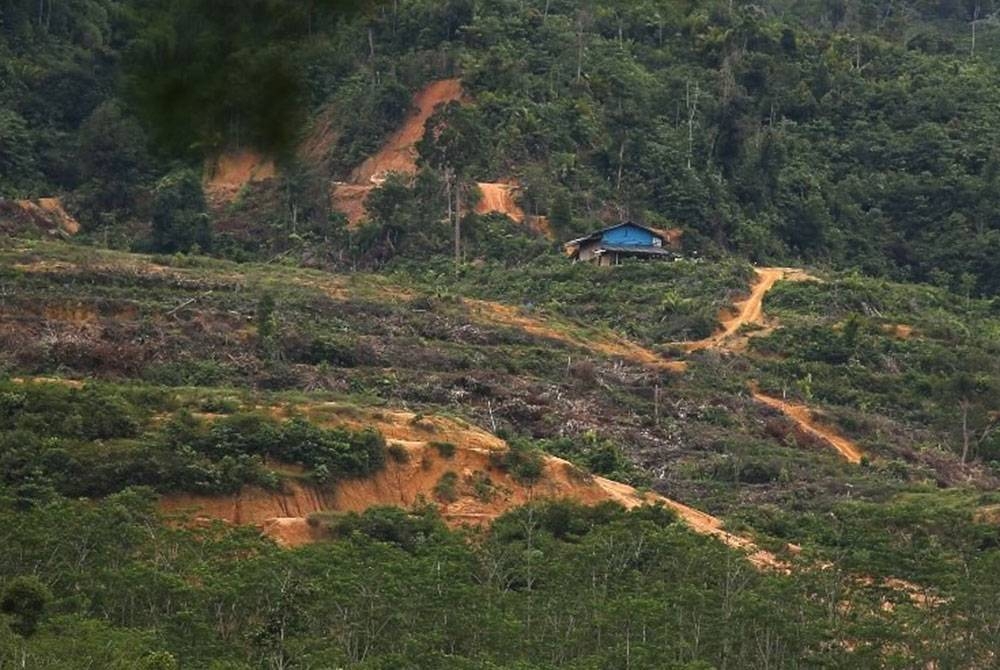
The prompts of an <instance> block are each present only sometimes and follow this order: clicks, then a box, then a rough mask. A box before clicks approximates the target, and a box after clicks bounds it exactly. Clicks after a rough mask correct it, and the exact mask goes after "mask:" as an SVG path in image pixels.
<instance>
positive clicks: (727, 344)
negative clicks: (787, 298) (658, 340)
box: [680, 268, 863, 463]
mask: <svg viewBox="0 0 1000 670" xmlns="http://www.w3.org/2000/svg"><path fill="white" fill-rule="evenodd" d="M754 271H755V272H756V273H757V281H756V282H755V283H754V285H753V286H752V287H751V289H750V295H749V296H748V297H747V298H746V299H745V300H742V301H740V302H737V303H736V304H735V305H733V307H734V310H733V311H732V312H724V313H723V315H722V316H720V319H719V320H720V325H719V329H718V330H717V331H716V332H715V333H713V334H712V335H711V336H709V337H706V338H705V339H703V340H696V341H694V342H683V343H681V344H680V346H681V347H683V348H684V350H685V351H687V352H689V353H690V352H695V351H702V350H704V349H724V350H727V351H740V350H742V349H743V345H744V344H745V340H740V339H739V338H738V333H739V330H740V328H742V327H743V326H745V325H749V324H754V325H760V326H763V325H765V319H764V296H766V295H767V292H768V291H770V290H771V289H772V288H774V285H775V284H776V283H778V282H779V281H805V280H813V281H818V280H816V278H815V277H812V276H810V275H809V274H807V273H806V272H804V271H803V270H799V269H795V268H755V270H754ZM751 391H752V393H753V397H754V399H755V400H757V402H760V403H762V404H764V405H767V406H768V407H772V408H774V409H776V410H778V411H779V412H781V413H782V414H784V415H785V416H787V417H788V418H789V419H791V420H792V421H794V422H795V425H796V426H797V427H798V429H799V430H801V431H802V432H803V433H805V434H807V435H811V436H813V437H816V438H819V439H820V440H822V441H823V442H826V443H827V444H829V445H830V446H831V447H833V448H834V449H836V450H837V452H838V453H840V455H841V456H843V457H844V459H845V460H847V461H848V462H850V463H860V462H861V458H862V456H863V454H862V452H861V450H860V449H859V448H858V446H857V445H856V444H854V443H853V442H851V441H850V440H848V439H847V438H846V437H844V436H843V435H840V434H839V433H837V432H836V431H835V430H833V429H832V428H830V427H829V426H824V425H822V424H820V423H818V422H817V421H816V419H815V417H814V416H813V412H812V410H810V409H809V408H808V407H806V406H805V405H796V404H793V403H789V402H786V401H784V400H781V399H779V398H775V397H772V396H769V395H766V394H764V393H761V392H760V391H759V390H758V389H757V386H756V384H754V385H752V386H751Z"/></svg>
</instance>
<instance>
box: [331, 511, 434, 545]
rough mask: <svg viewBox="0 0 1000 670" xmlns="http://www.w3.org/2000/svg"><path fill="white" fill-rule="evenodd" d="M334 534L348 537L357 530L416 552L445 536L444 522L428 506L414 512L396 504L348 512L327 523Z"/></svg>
mask: <svg viewBox="0 0 1000 670" xmlns="http://www.w3.org/2000/svg"><path fill="white" fill-rule="evenodd" d="M330 532H331V533H332V534H333V536H334V537H338V538H348V537H350V536H351V535H353V534H355V533H358V534H360V535H363V536H365V537H369V538H371V539H373V540H376V541H378V542H385V543H388V544H392V545H395V546H397V547H399V548H400V549H403V550H405V551H415V550H417V549H419V548H420V547H421V545H425V544H427V543H428V542H432V541H435V540H440V539H441V538H442V536H444V535H445V529H444V524H442V523H441V520H440V519H439V518H438V517H437V515H436V514H434V512H433V511H432V510H430V509H429V508H428V509H427V510H424V511H423V513H419V512H416V513H413V512H407V511H405V510H402V509H400V508H398V507H372V508H369V509H367V510H365V511H364V512H363V513H362V514H357V513H355V512H351V513H350V514H347V515H345V516H343V517H340V518H338V519H336V520H335V521H334V522H333V523H332V524H331V525H330Z"/></svg>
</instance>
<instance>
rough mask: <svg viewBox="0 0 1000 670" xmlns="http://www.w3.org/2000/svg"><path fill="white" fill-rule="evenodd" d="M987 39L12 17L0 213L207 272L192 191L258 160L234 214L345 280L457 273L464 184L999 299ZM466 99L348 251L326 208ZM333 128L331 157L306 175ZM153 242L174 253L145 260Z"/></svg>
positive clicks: (574, 18) (828, 27)
mask: <svg viewBox="0 0 1000 670" xmlns="http://www.w3.org/2000/svg"><path fill="white" fill-rule="evenodd" d="M992 12H993V8H992V6H991V5H989V4H982V3H979V2H976V3H968V4H967V5H966V4H962V3H954V4H953V5H952V4H948V3H939V4H931V3H878V2H832V1H831V2H824V3H814V4H807V3H791V4H786V3H779V2H774V3H772V4H768V3H763V4H755V5H742V4H737V5H733V4H726V3H720V4H713V3H689V4H687V5H685V4H682V3H657V2H645V3H629V4H627V5H622V6H618V5H615V4H613V3H602V2H587V3H583V4H581V3H576V2H560V1H558V0H548V1H545V2H542V1H541V0H539V1H538V2H527V1H522V0H517V1H514V0H510V1H505V2H490V3H477V2H473V1H472V0H453V1H450V2H445V3H438V2H416V1H412V2H393V3H388V2H387V3H373V4H369V5H362V4H358V5H350V4H349V3H334V2H317V3H306V4H303V3H298V2H288V3H281V2H249V3H248V2H233V3H225V2H223V3H205V2H197V1H190V2H166V1H165V0H160V1H157V0H143V1H136V2H116V1H111V0H74V1H72V2H51V3H48V4H47V3H46V2H41V3H35V2H33V1H32V2H27V1H24V2H16V1H14V0H5V2H4V3H3V5H2V15H3V18H2V25H0V30H2V34H3V36H4V37H3V40H2V42H0V49H2V53H3V58H2V63H3V65H2V67H3V72H2V78H3V82H4V86H3V88H2V89H0V108H2V110H3V112H2V114H3V116H2V122H0V146H2V147H3V152H2V159H0V160H2V161H3V163H2V171H0V174H2V180H0V188H2V192H3V193H4V194H5V195H6V196H8V197H12V196H17V197H29V196H30V197H40V196H48V195H65V196H67V197H68V199H69V201H70V202H71V203H72V207H71V209H72V211H73V212H74V213H75V214H76V215H77V216H78V218H79V219H80V220H81V221H82V222H83V224H84V228H85V229H86V230H87V231H89V233H90V234H91V235H92V236H94V237H95V239H101V240H105V239H109V238H110V239H115V240H118V242H117V243H118V244H124V245H132V246H139V247H148V246H149V245H150V244H152V245H154V246H155V247H160V248H163V249H164V250H171V249H173V248H179V247H185V248H186V247H189V246H190V245H191V244H194V243H195V242H196V241H197V243H198V244H199V247H200V248H203V249H204V248H205V247H206V246H212V241H210V239H209V238H208V237H206V235H205V234H204V233H198V234H192V233H190V232H185V230H186V229H187V228H189V227H192V226H198V225H200V224H199V223H198V222H199V221H201V219H202V218H203V215H204V210H203V209H202V207H203V206H200V205H199V204H198V202H197V200H198V198H197V197H189V196H186V195H183V193H184V184H185V183H186V181H185V174H188V177H187V181H192V180H193V179H194V176H193V175H190V174H189V173H185V170H194V171H195V174H197V173H199V172H200V171H201V166H202V162H203V161H204V160H205V159H207V158H210V157H212V156H213V155H216V154H217V153H218V152H221V151H225V150H231V149H234V148H250V149H253V150H255V151H259V152H262V153H264V154H267V155H271V156H272V157H274V158H277V159H278V161H279V163H280V164H281V166H282V170H281V176H280V180H281V181H282V182H283V183H282V184H281V185H280V186H275V187H274V189H273V193H271V194H270V196H268V197H262V198H259V199H257V200H253V199H251V202H250V203H249V204H246V203H245V206H246V207H249V208H250V209H251V211H253V212H254V213H255V214H259V215H260V216H258V218H260V217H263V218H265V219H266V225H264V226H263V230H264V232H265V233H266V235H267V237H269V238H274V242H273V247H274V251H275V252H282V251H287V250H288V248H289V246H292V247H294V246H295V245H296V244H299V245H300V246H304V245H308V246H309V247H310V255H311V256H319V255H322V254H320V253H319V251H318V249H319V248H320V247H322V246H323V244H322V243H323V242H324V240H325V241H326V243H327V246H332V247H336V250H337V252H338V254H325V258H326V262H333V261H334V260H335V259H337V258H340V259H342V258H343V256H342V254H340V252H342V251H343V249H342V247H343V246H344V244H351V245H353V248H352V249H351V253H352V254H353V256H354V259H353V261H352V262H375V261H376V260H378V261H379V262H382V261H384V260H385V258H386V256H392V255H393V254H394V253H403V252H405V251H406V250H407V248H408V247H407V245H413V246H414V247H415V249H414V250H417V251H420V252H422V253H423V252H435V251H437V252H443V251H446V250H447V248H448V245H447V239H446V238H447V231H444V232H441V231H439V232H440V234H434V232H433V229H434V228H435V225H434V224H435V222H436V221H437V220H438V219H439V218H443V209H444V206H443V204H438V205H435V204H434V203H433V202H431V203H430V204H428V197H427V194H428V193H437V192H438V191H440V190H443V187H442V186H441V184H440V182H441V179H442V174H443V171H444V169H445V168H448V169H450V170H453V171H455V172H456V173H457V177H458V179H459V181H460V182H464V183H469V184H471V183H472V182H477V181H478V182H496V181H501V180H516V181H517V182H518V183H519V184H520V185H521V186H522V189H521V192H520V195H519V198H520V200H521V206H522V207H523V208H524V210H525V211H527V212H529V213H530V214H542V215H547V216H548V217H549V218H550V219H551V220H552V223H553V225H554V226H555V228H556V229H557V231H558V236H559V237H560V238H563V239H565V238H566V236H568V235H569V234H571V233H572V232H574V231H579V230H581V229H584V228H586V227H588V226H590V225H592V224H593V223H594V222H596V221H598V220H601V221H616V220H619V219H620V218H623V217H631V218H634V219H636V220H640V221H644V222H646V223H649V224H651V225H659V226H661V227H670V226H673V225H677V226H680V227H682V228H683V229H684V230H685V232H686V233H687V235H686V243H687V245H688V247H689V248H690V249H698V250H700V251H701V252H702V253H706V254H718V253H721V252H733V253H737V254H739V255H742V256H744V257H746V258H749V259H751V260H754V261H759V262H765V261H766V262H775V261H782V262H784V261H790V260H799V259H805V260H808V261H811V262H817V263H823V264H830V265H832V266H834V267H856V268H859V269H861V270H862V271H863V272H865V273H868V274H874V275H886V276H891V277H895V278H899V279H907V280H915V281H921V282H930V283H935V284H938V285H942V286H947V287H949V288H953V289H955V290H957V291H959V292H962V293H967V292H970V291H971V292H975V293H991V292H993V291H995V290H996V289H997V285H996V281H997V279H996V278H997V277H1000V271H998V268H997V266H996V259H997V258H998V257H1000V253H998V252H1000V247H998V244H1000V242H998V238H997V235H998V233H997V226H998V221H997V218H996V217H997V215H996V212H997V209H998V207H997V205H998V202H997V197H998V196H997V193H998V192H1000V189H998V188H997V179H998V176H997V175H998V174H1000V168H998V165H997V161H996V157H995V153H996V152H995V148H996V144H997V132H998V131H997V128H998V127H1000V124H998V123H997V115H998V114H1000V111H998V110H1000V90H998V86H997V81H998V77H997V74H998V72H997V66H996V61H995V58H994V56H993V54H994V53H996V51H995V49H994V45H995V44H996V42H997V39H998V38H997V33H1000V30H998V29H997V27H996V26H995V24H994V22H993V20H992V16H993V15H992ZM973 24H975V27H976V28H977V34H978V37H977V39H976V42H975V43H974V44H973V42H972V35H973V32H972V29H973ZM451 76H458V77H461V79H462V82H463V85H464V87H465V89H466V92H467V94H468V98H469V100H468V102H467V103H466V104H464V105H462V106H461V107H456V106H452V107H451V108H448V109H445V110H443V111H442V112H441V114H442V115H443V116H444V117H446V119H447V121H448V124H449V127H450V128H451V131H450V132H449V133H447V134H446V135H445V136H441V137H439V138H438V141H437V142H436V143H434V142H432V143H431V144H432V145H433V144H437V146H430V145H428V146H425V147H424V149H423V151H424V156H423V165H425V166H426V168H427V172H426V174H425V175H424V179H423V181H421V182H419V183H418V184H416V185H413V186H411V187H410V188H409V189H404V192H395V193H393V194H391V196H390V195H389V194H386V196H385V197H391V198H394V200H393V204H392V206H391V207H382V208H381V210H379V211H375V212H373V213H371V216H370V217H369V218H371V219H373V226H372V228H373V230H371V231H369V232H368V234H366V235H362V236H360V237H359V238H358V239H356V240H353V241H351V242H350V243H348V242H345V241H344V240H343V239H341V237H339V236H338V235H337V234H336V230H335V228H336V225H335V224H336V217H334V218H335V221H334V222H333V223H331V222H330V221H329V215H330V207H329V202H328V198H327V192H328V186H327V185H328V184H329V182H330V181H332V180H338V179H345V178H346V176H347V174H348V173H349V172H350V170H351V169H352V168H353V167H355V166H356V165H358V164H359V163H361V162H362V161H363V160H364V158H366V157H367V156H369V155H371V154H372V153H374V152H375V151H376V150H377V148H378V147H379V145H380V143H381V142H382V141H383V140H384V138H385V137H386V136H387V135H388V134H389V133H390V132H391V131H392V130H393V129H394V127H395V126H396V125H397V124H398V123H400V121H401V120H402V119H403V117H404V116H405V114H406V112H407V110H408V106H409V99H410V97H411V94H412V92H414V91H416V90H417V89H419V88H420V87H421V86H422V85H423V84H425V83H426V82H428V81H430V80H433V79H440V78H443V77H451ZM317 126H322V128H321V129H320V130H321V131H322V132H321V135H322V139H323V141H321V142H319V143H318V144H317V143H314V144H313V146H312V147H311V149H312V150H311V151H309V152H304V151H301V150H297V148H298V147H299V143H300V142H302V141H303V140H304V139H307V138H308V137H310V133H313V134H314V135H313V137H314V138H315V133H316V132H318V131H317ZM446 164H447V165H446ZM110 177H113V180H111V179H109V178H110ZM408 196H409V199H416V200H419V201H420V202H419V204H414V203H409V202H408ZM174 197H182V198H183V200H184V201H185V208H184V211H181V212H177V211H174V210H176V208H174V207H172V206H171V205H170V204H169V203H170V202H171V198H174ZM470 197H474V196H471V195H470ZM439 198H440V196H439ZM396 200H401V201H400V202H396ZM431 200H434V199H431ZM164 208H169V209H171V212H170V214H169V215H167V214H162V213H161V214H160V215H158V214H157V212H158V211H160V210H161V209H164ZM386 210H390V211H395V212H397V214H395V215H394V216H393V221H391V222H390V221H386V220H385V218H386V215H385V214H384V213H380V212H385V211H386ZM216 218H217V219H218V218H220V217H218V216H217V217H216ZM126 224H133V225H131V226H129V225H126ZM150 225H152V226H153V227H154V229H156V228H159V229H162V230H161V234H159V235H157V234H155V233H154V234H152V235H151V234H150V233H148V232H146V233H144V232H143V231H144V230H147V231H148V227H149V226H150ZM467 225H468V226H469V227H470V228H475V227H476V226H477V225H479V226H482V225H485V224H482V223H481V222H478V223H477V222H475V221H469V222H468V223H467ZM331 226H332V227H331ZM215 227H216V232H218V233H221V237H222V239H221V240H217V241H216V245H215V247H214V248H215V252H216V253H220V254H233V253H237V251H236V250H235V249H234V244H233V243H232V241H231V240H229V238H230V237H233V236H235V237H236V238H239V237H240V235H239V233H240V230H239V226H236V230H233V226H228V227H227V226H222V228H224V229H225V230H220V226H219V225H218V222H216V226H215ZM386 228H392V230H386ZM109 229H110V232H109ZM290 235H291V236H292V240H289V239H288V237H289V236H290ZM174 238H176V239H174ZM388 239H392V240H393V242H392V243H388V242H387V240H388ZM236 246H237V247H239V246H240V245H238V244H237V245H236ZM243 246H245V245H243ZM386 246H391V247H392V249H391V250H386V249H384V248H383V247H386ZM471 252H472V253H474V254H486V255H489V254H490V253H491V250H490V249H483V248H475V249H472V250H471ZM492 252H493V253H502V252H500V251H498V250H496V249H493V250H492Z"/></svg>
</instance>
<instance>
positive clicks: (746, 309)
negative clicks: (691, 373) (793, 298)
mask: <svg viewBox="0 0 1000 670" xmlns="http://www.w3.org/2000/svg"><path fill="white" fill-rule="evenodd" d="M754 272H756V273H757V281H756V282H754V285H753V286H752V287H751V288H750V295H749V296H748V297H747V298H746V299H745V300H742V301H740V302H737V303H736V304H734V305H733V309H732V310H728V309H727V310H724V311H723V312H722V313H721V314H720V315H719V328H718V330H716V331H715V333H713V334H712V335H710V336H709V337H706V338H705V339H703V340H695V341H693V342H681V343H679V346H681V347H683V348H684V350H685V351H688V352H694V351H701V350H702V349H731V350H742V348H743V347H742V345H741V344H739V343H738V342H737V341H736V335H737V334H738V332H739V330H740V328H742V327H743V326H745V325H750V324H753V325H764V296H765V295H767V292H768V291H770V290H771V289H772V288H774V285H775V284H776V283H778V282H779V281H781V280H785V281H804V280H806V279H815V278H814V277H811V276H810V275H808V274H806V273H805V272H804V271H802V270H798V269H796V268H754Z"/></svg>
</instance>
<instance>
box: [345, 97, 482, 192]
mask: <svg viewBox="0 0 1000 670" xmlns="http://www.w3.org/2000/svg"><path fill="white" fill-rule="evenodd" d="M462 97H463V93H462V82H461V80H460V79H442V80H439V81H435V82H431V83H430V84H428V85H427V86H426V87H425V88H424V89H423V90H421V91H419V92H418V93H417V94H416V95H415V96H414V97H413V111H412V112H411V113H410V115H409V116H408V117H407V119H406V121H405V122H404V123H403V126H402V127H401V128H400V129H399V130H397V131H396V132H395V133H393V134H392V136H391V137H389V139H388V141H386V143H385V144H384V145H383V146H382V148H381V149H379V151H378V153H376V154H375V155H374V156H370V157H368V158H367V159H366V160H365V161H364V162H363V163H362V164H361V165H359V166H358V167H357V168H356V169H355V170H354V172H353V173H351V182H353V183H355V184H365V185H367V184H372V183H378V182H379V181H380V180H382V179H384V178H385V176H386V175H387V174H388V173H390V172H401V173H403V174H414V173H415V172H416V171H417V142H419V141H420V139H421V138H422V137H423V136H424V126H425V125H426V123H427V119H429V118H430V117H431V115H432V114H433V113H434V110H435V109H436V108H437V106H438V105H442V104H446V103H448V102H453V101H458V100H461V99H462Z"/></svg>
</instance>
